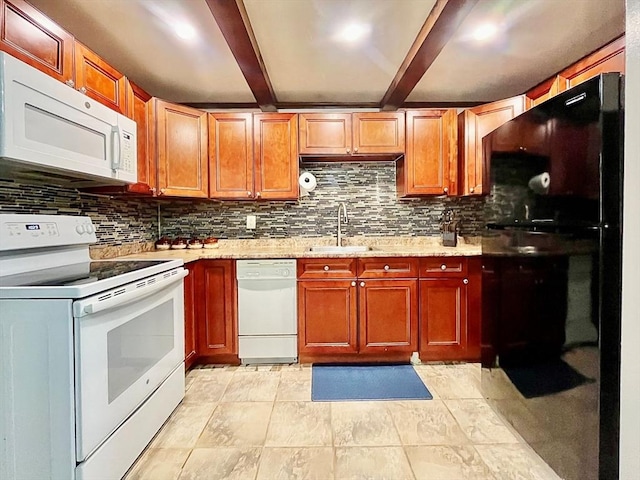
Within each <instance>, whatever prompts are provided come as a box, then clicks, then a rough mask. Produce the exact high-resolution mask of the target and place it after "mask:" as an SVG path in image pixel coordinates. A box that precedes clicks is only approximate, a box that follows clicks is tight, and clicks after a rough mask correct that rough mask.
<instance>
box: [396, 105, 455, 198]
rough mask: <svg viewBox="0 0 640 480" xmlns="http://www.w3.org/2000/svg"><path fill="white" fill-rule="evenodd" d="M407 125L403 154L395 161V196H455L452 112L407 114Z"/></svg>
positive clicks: (453, 115)
mask: <svg viewBox="0 0 640 480" xmlns="http://www.w3.org/2000/svg"><path fill="white" fill-rule="evenodd" d="M406 122H407V145H406V152H405V156H404V158H402V159H400V160H398V161H397V162H396V185H397V193H398V196H400V197H411V196H419V195H453V194H456V191H457V156H456V143H457V132H456V112H455V110H420V111H408V112H406Z"/></svg>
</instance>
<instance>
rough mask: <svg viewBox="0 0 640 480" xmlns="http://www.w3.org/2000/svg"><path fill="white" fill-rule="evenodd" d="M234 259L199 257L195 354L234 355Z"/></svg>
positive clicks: (235, 343)
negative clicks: (196, 347) (196, 348)
mask: <svg viewBox="0 0 640 480" xmlns="http://www.w3.org/2000/svg"><path fill="white" fill-rule="evenodd" d="M234 266H235V261H234V260H200V268H201V269H202V271H201V273H200V274H199V275H200V277H199V278H200V282H198V283H199V285H198V288H196V297H195V298H196V301H197V305H196V312H197V319H198V320H197V338H198V345H197V346H198V355H199V356H205V357H207V356H208V357H210V356H215V355H237V353H238V341H237V338H238V334H237V328H236V304H237V300H236V297H237V294H236V288H235V268H234Z"/></svg>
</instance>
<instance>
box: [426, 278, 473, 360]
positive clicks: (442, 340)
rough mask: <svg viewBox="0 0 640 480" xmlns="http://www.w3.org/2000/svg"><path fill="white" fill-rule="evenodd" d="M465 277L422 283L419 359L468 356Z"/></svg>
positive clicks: (467, 313)
mask: <svg viewBox="0 0 640 480" xmlns="http://www.w3.org/2000/svg"><path fill="white" fill-rule="evenodd" d="M464 280H465V279H462V278H452V279H443V278H433V279H422V280H420V358H421V360H423V361H425V360H455V359H462V358H465V357H466V356H467V351H466V350H467V335H468V332H467V319H468V315H469V312H468V309H467V283H468V281H467V283H464Z"/></svg>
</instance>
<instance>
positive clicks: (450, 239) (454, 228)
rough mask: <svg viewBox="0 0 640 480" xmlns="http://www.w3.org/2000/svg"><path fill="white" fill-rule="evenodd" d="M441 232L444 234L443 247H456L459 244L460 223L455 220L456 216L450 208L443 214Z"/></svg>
mask: <svg viewBox="0 0 640 480" xmlns="http://www.w3.org/2000/svg"><path fill="white" fill-rule="evenodd" d="M440 231H441V232H442V245H443V246H445V247H455V246H456V245H457V244H458V222H457V221H456V220H455V214H454V213H453V210H451V209H450V208H448V209H446V210H445V211H444V212H443V213H442V220H441V223H440Z"/></svg>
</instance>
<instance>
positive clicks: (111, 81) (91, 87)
mask: <svg viewBox="0 0 640 480" xmlns="http://www.w3.org/2000/svg"><path fill="white" fill-rule="evenodd" d="M75 57H76V58H75V76H74V77H75V88H76V90H79V91H80V92H82V93H84V94H85V95H87V96H88V97H90V98H93V99H94V100H95V101H97V102H100V103H102V104H103V105H106V106H107V107H109V108H111V109H112V110H115V111H116V112H119V113H122V114H123V115H124V114H126V113H127V107H126V81H127V79H126V78H125V76H124V75H123V74H122V73H120V72H118V71H117V70H116V69H115V68H113V67H112V66H111V65H109V64H108V63H107V62H105V61H104V60H103V59H102V58H100V57H99V56H98V55H97V54H96V53H94V52H93V51H91V50H90V49H88V48H87V47H86V46H84V45H83V44H82V43H80V42H78V41H76V43H75Z"/></svg>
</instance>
